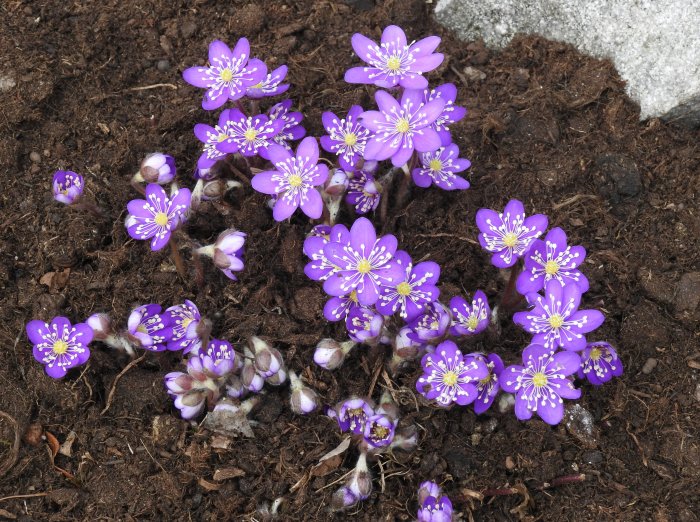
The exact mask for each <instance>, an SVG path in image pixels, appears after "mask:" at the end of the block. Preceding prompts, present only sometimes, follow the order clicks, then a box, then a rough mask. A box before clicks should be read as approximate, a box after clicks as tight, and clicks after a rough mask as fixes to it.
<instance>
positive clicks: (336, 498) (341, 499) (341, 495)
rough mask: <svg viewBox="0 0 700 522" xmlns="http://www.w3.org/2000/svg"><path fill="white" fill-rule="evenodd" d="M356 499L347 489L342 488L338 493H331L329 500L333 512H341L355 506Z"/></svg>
mask: <svg viewBox="0 0 700 522" xmlns="http://www.w3.org/2000/svg"><path fill="white" fill-rule="evenodd" d="M357 502H358V498H357V497H356V496H355V495H354V494H353V492H352V491H350V489H349V488H347V487H346V486H343V487H342V488H340V489H339V490H338V491H336V492H335V493H333V498H332V499H331V508H332V509H333V510H334V511H341V510H343V509H348V508H350V507H352V506H354V505H355V504H357Z"/></svg>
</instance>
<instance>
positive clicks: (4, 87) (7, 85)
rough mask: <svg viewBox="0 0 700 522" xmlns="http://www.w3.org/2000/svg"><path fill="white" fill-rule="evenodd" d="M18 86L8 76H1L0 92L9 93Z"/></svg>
mask: <svg viewBox="0 0 700 522" xmlns="http://www.w3.org/2000/svg"><path fill="white" fill-rule="evenodd" d="M15 85H17V81H16V80H15V79H14V78H13V77H12V76H8V75H7V74H0V92H8V91H10V90H12V88H13V87H14V86H15Z"/></svg>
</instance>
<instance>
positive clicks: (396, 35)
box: [345, 25, 444, 89]
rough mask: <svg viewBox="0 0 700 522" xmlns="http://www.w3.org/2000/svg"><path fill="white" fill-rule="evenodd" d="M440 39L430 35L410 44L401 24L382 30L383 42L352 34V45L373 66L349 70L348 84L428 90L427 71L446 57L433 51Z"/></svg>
mask: <svg viewBox="0 0 700 522" xmlns="http://www.w3.org/2000/svg"><path fill="white" fill-rule="evenodd" d="M438 45H440V38H438V37H437V36H429V37H427V38H424V39H422V40H420V41H418V42H415V43H412V44H410V45H409V44H408V43H407V42H406V34H405V33H404V32H403V30H402V29H401V28H400V27H397V26H395V25H390V26H388V27H387V28H385V29H384V31H383V32H382V40H381V42H380V44H379V45H377V44H376V43H374V42H373V41H372V40H370V39H369V38H367V37H366V36H362V35H361V34H359V33H355V34H354V35H352V48H353V49H354V50H355V52H356V53H357V56H359V57H360V59H361V60H362V61H364V62H366V63H367V64H368V65H369V67H353V68H352V69H349V70H348V71H347V72H346V73H345V81H346V82H348V83H369V84H374V85H376V86H377V87H383V88H385V89H388V88H391V87H394V86H395V85H397V84H398V85H400V86H401V87H404V88H406V89H425V88H426V87H427V86H428V80H426V79H425V78H423V76H421V75H422V74H423V73H425V72H428V71H432V70H433V69H435V68H437V67H438V66H439V65H440V64H441V63H442V60H443V59H444V56H443V55H442V54H441V53H434V52H433V51H434V50H435V49H436V48H437V46H438Z"/></svg>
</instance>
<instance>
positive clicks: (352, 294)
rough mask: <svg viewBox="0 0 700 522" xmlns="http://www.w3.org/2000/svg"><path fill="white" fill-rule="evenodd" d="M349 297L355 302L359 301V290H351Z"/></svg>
mask: <svg viewBox="0 0 700 522" xmlns="http://www.w3.org/2000/svg"><path fill="white" fill-rule="evenodd" d="M348 299H350V300H351V301H352V302H353V303H357V302H358V301H357V290H353V291H352V292H350V295H349V296H348Z"/></svg>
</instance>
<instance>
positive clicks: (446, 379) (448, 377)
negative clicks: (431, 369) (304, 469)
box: [442, 371, 457, 386]
mask: <svg viewBox="0 0 700 522" xmlns="http://www.w3.org/2000/svg"><path fill="white" fill-rule="evenodd" d="M442 383H443V384H444V385H445V386H454V385H455V384H457V374H456V373H455V372H453V371H449V372H445V373H444V374H443V375H442Z"/></svg>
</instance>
